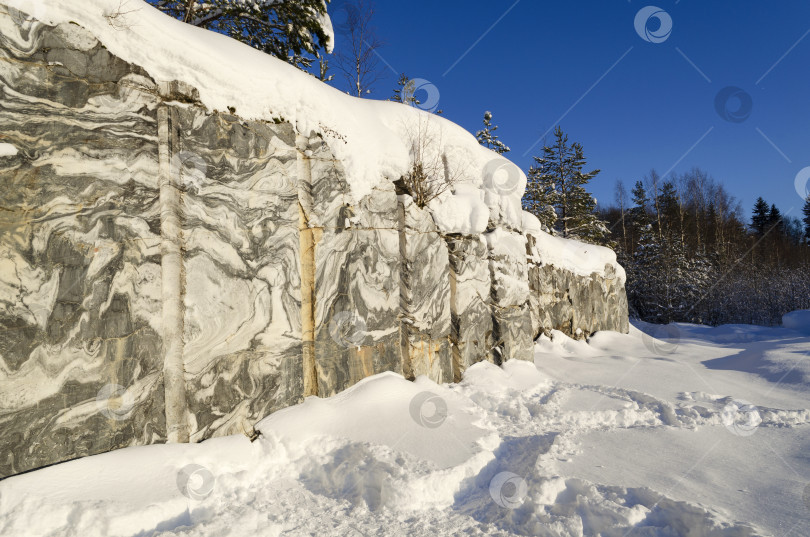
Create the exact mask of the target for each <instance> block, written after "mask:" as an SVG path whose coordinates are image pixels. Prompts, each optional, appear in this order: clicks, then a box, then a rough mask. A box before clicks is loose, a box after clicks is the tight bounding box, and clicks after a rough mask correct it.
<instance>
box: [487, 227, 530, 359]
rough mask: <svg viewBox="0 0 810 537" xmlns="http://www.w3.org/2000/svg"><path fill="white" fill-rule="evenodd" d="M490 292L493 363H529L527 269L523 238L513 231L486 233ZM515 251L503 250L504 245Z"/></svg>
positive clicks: (500, 230)
mask: <svg viewBox="0 0 810 537" xmlns="http://www.w3.org/2000/svg"><path fill="white" fill-rule="evenodd" d="M488 235H489V236H488V237H487V238H488V249H489V252H488V255H489V270H490V276H491V278H492V288H491V292H490V297H491V299H492V300H491V303H490V307H491V310H492V320H493V337H494V339H495V347H494V348H493V360H494V361H495V363H502V362H505V361H507V360H513V359H517V360H532V349H533V347H534V343H533V342H534V339H533V338H532V331H531V329H532V324H531V314H530V312H529V287H528V285H527V281H528V266H527V264H526V251H525V246H524V245H525V238H524V237H523V236H522V235H521V234H519V233H516V232H514V231H505V230H502V229H499V230H495V231H493V232H490V234H488ZM509 242H512V243H515V244H516V245H518V248H514V247H513V248H504V247H503V246H504V243H509Z"/></svg>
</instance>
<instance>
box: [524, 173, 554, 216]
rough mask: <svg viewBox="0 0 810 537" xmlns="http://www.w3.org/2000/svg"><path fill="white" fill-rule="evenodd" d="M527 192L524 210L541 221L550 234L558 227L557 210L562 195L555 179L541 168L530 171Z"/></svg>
mask: <svg viewBox="0 0 810 537" xmlns="http://www.w3.org/2000/svg"><path fill="white" fill-rule="evenodd" d="M526 178H527V181H526V192H525V193H524V194H523V209H525V210H526V211H528V212H530V213H532V214H533V215H534V216H536V217H537V219H538V220H540V223H541V224H543V226H545V227H546V229H547V230H548V231H549V232H553V231H554V228H555V226H556V225H557V210H556V207H557V205H559V197H560V194H559V192H557V189H556V185H555V184H554V181H553V179H552V178H551V177H550V176H548V175H545V174H544V173H543V171H542V170H541V169H539V168H536V167H534V166H532V167H531V168H530V169H529V173H528V175H527V177H526Z"/></svg>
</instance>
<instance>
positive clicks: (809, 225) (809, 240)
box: [802, 194, 810, 245]
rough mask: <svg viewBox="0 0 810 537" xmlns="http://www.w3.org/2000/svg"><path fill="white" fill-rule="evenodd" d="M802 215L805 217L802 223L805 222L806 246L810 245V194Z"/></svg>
mask: <svg viewBox="0 0 810 537" xmlns="http://www.w3.org/2000/svg"><path fill="white" fill-rule="evenodd" d="M802 214H803V215H804V218H803V219H802V222H804V239H805V242H806V244H808V245H810V194H808V195H807V198H806V199H805V200H804V207H803V208H802Z"/></svg>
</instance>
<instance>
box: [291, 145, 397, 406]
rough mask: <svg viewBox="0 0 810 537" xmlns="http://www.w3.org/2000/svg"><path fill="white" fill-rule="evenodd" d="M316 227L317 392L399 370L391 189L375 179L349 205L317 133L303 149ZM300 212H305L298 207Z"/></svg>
mask: <svg viewBox="0 0 810 537" xmlns="http://www.w3.org/2000/svg"><path fill="white" fill-rule="evenodd" d="M304 151H305V153H306V158H307V159H308V160H309V163H310V165H311V169H312V174H311V177H312V184H311V185H309V189H310V193H311V208H309V210H308V213H307V218H308V222H309V226H310V227H311V228H316V229H317V233H316V240H315V245H314V248H315V277H314V280H315V289H314V302H315V312H314V323H315V326H314V330H315V336H314V339H315V364H316V373H317V386H318V392H317V393H318V395H319V396H321V397H328V396H331V395H333V394H335V393H337V392H340V391H342V390H344V389H346V388H348V387H349V386H351V385H352V384H354V383H356V382H357V381H359V380H360V379H362V378H365V377H367V376H369V375H373V374H375V373H380V372H382V371H394V372H397V373H402V372H403V369H402V358H401V356H400V346H399V345H400V340H399V319H398V315H399V271H400V260H399V236H398V232H397V219H396V218H397V199H396V194H395V192H394V186H393V184H392V183H390V182H381V183H380V184H379V185H378V186H377V187H376V188H375V189H374V190H373V191H372V193H371V194H370V195H368V196H366V197H365V198H363V199H362V200H360V202H359V203H358V204H357V205H356V206H354V205H352V204H351V202H350V199H349V189H348V184H347V183H346V181H345V179H343V177H344V173H345V172H344V170H343V167H342V166H341V164H340V162H338V161H336V160H335V159H334V157H333V155H332V153H331V151H330V150H329V148H328V146H326V144H324V143H323V142H322V141H321V140H320V138H318V137H316V136H313V137H310V139H309V143H308V145H307V147H306V148H305V149H304ZM305 210H307V209H305Z"/></svg>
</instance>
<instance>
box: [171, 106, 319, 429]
mask: <svg viewBox="0 0 810 537" xmlns="http://www.w3.org/2000/svg"><path fill="white" fill-rule="evenodd" d="M173 118H174V125H173V128H174V129H175V133H174V134H175V138H174V139H175V146H176V147H173V148H172V149H173V151H172V153H173V155H174V157H173V165H174V166H175V167H176V171H175V173H176V175H177V177H178V179H179V183H180V186H181V192H182V215H183V221H182V230H183V241H184V250H185V251H184V257H183V262H184V269H185V279H186V281H185V293H184V310H185V318H184V323H183V324H184V337H183V340H184V349H183V362H184V365H185V377H186V393H187V402H188V410H189V413H190V414H191V415H192V416H193V425H194V427H193V428H192V430H191V431H190V432H191V439H192V440H198V439H203V438H207V437H209V436H212V435H214V436H217V435H225V434H233V433H238V432H240V431H241V430H250V428H251V426H252V424H253V423H255V422H256V421H257V420H258V419H260V418H262V417H263V416H266V415H267V414H269V413H270V412H273V411H275V410H278V409H280V408H283V407H285V406H289V405H290V404H293V403H295V402H297V401H300V400H301V399H302V384H301V371H302V367H303V366H302V363H301V316H300V309H301V297H300V276H299V251H298V246H299V243H298V209H297V197H298V185H297V177H296V170H295V166H296V151H295V133H294V132H293V130H292V128H291V127H290V125H289V124H280V125H267V124H265V123H260V122H250V121H248V122H245V121H242V120H240V119H239V118H237V117H236V116H233V115H230V114H211V113H208V112H207V111H205V110H204V109H202V108H199V107H196V106H185V107H180V106H178V107H176V109H175V113H174V114H173Z"/></svg>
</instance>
